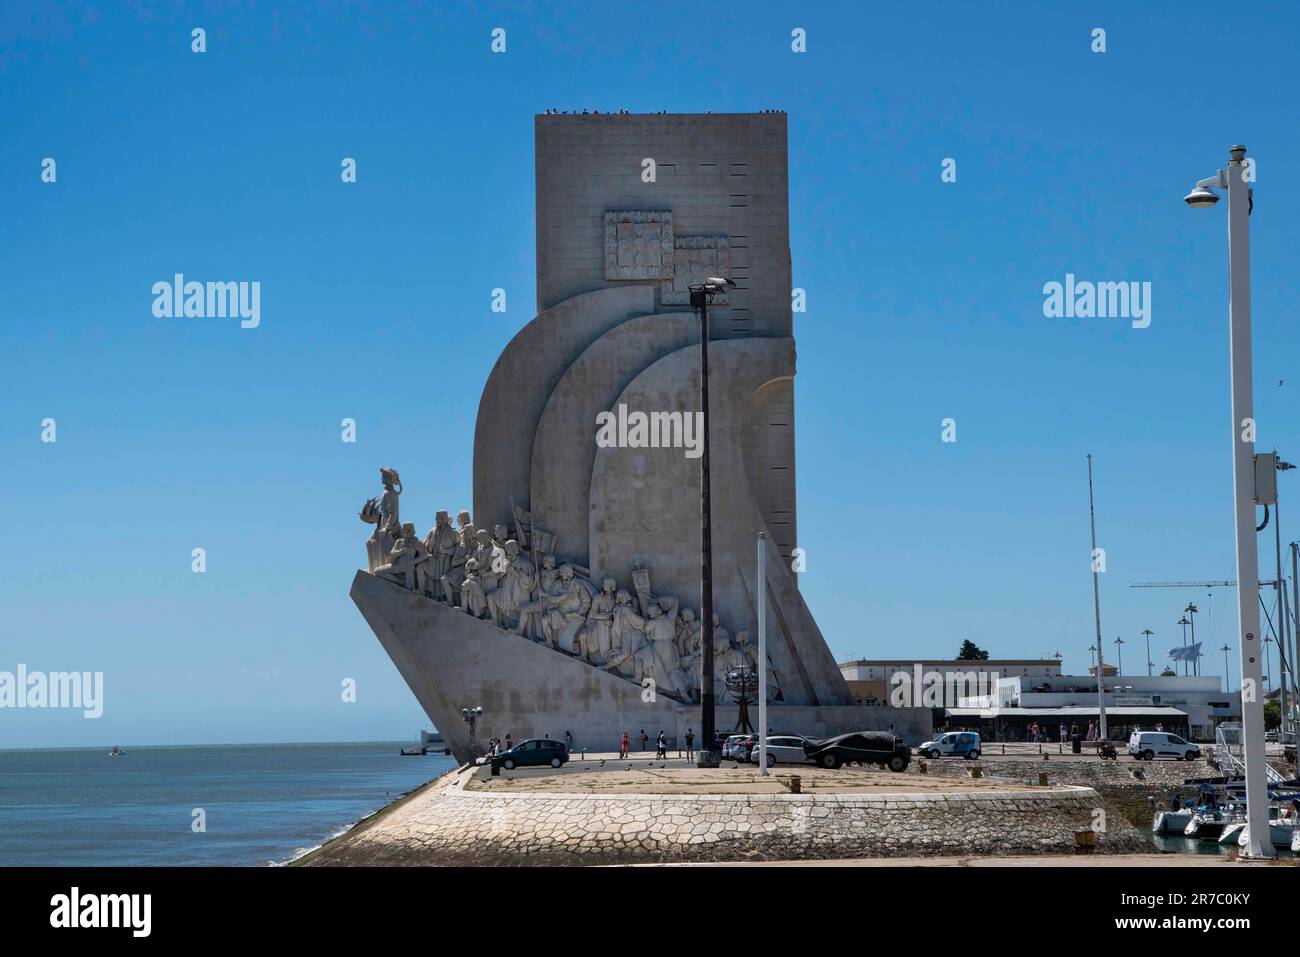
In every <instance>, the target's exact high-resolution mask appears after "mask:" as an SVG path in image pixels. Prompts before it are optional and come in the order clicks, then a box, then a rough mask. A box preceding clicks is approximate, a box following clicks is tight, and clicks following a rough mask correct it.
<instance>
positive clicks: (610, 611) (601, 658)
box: [581, 578, 618, 665]
mask: <svg viewBox="0 0 1300 957" xmlns="http://www.w3.org/2000/svg"><path fill="white" fill-rule="evenodd" d="M617 587H618V582H616V581H614V579H612V578H606V579H605V580H604V581H602V582H601V583H600V588H601V591H600V594H599V595H597V596H596V597H594V598H593V599H592V600H591V607H590V608H589V609H588V611H587V620H586V622H585V623H584V624H583V627H582V631H581V636H582V638H581V645H582V656H583V658H585V659H586V660H587V661H589V662H591V663H592V664H593V665H603V664H604V663H605V662H606V661H607V660H608V659H609V656H610V653H611V652H612V651H613V649H614V605H615V599H614V591H615V589H616V588H617Z"/></svg>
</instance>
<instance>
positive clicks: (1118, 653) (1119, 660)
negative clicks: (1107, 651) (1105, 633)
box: [1115, 638, 1124, 678]
mask: <svg viewBox="0 0 1300 957" xmlns="http://www.w3.org/2000/svg"><path fill="white" fill-rule="evenodd" d="M1122 674H1124V639H1123V638H1116V639H1115V677H1116V678H1118V677H1120V676H1121V675H1122Z"/></svg>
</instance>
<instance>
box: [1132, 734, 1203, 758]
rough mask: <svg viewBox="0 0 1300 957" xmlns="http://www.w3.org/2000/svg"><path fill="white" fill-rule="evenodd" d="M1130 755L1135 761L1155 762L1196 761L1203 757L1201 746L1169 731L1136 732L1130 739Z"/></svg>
mask: <svg viewBox="0 0 1300 957" xmlns="http://www.w3.org/2000/svg"><path fill="white" fill-rule="evenodd" d="M1128 753H1129V754H1131V755H1133V759H1134V760H1135V761H1154V760H1155V759H1156V758H1173V759H1174V760H1175V761H1196V760H1198V759H1199V758H1200V757H1201V749H1200V746H1199V745H1195V744H1192V743H1191V742H1190V741H1184V740H1183V739H1182V738H1180V737H1179V736H1178V735H1176V734H1170V733H1169V732H1168V731H1134V732H1133V733H1132V734H1131V735H1129V738H1128Z"/></svg>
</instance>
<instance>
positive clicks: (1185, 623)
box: [1174, 615, 1191, 676]
mask: <svg viewBox="0 0 1300 957" xmlns="http://www.w3.org/2000/svg"><path fill="white" fill-rule="evenodd" d="M1178 624H1180V625H1182V626H1183V647H1184V648H1186V647H1187V626H1188V625H1190V624H1191V622H1189V621H1188V620H1187V616H1186V615H1183V617H1182V618H1179V619H1178ZM1177 673H1178V669H1177V668H1175V669H1174V674H1177ZM1183 675H1184V676H1186V675H1187V659H1186V658H1184V659H1183Z"/></svg>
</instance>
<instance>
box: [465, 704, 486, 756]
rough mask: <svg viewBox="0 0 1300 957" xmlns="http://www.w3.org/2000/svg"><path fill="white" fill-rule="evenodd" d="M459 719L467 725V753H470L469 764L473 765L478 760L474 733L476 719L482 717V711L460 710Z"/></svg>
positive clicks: (476, 739)
mask: <svg viewBox="0 0 1300 957" xmlns="http://www.w3.org/2000/svg"><path fill="white" fill-rule="evenodd" d="M460 717H461V720H462V721H464V722H465V723H466V724H467V725H469V753H470V762H469V763H470V764H473V763H474V762H475V761H476V760H477V759H478V737H477V736H476V734H475V732H476V730H477V727H478V719H479V718H481V717H483V709H482V708H461V709H460Z"/></svg>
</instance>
